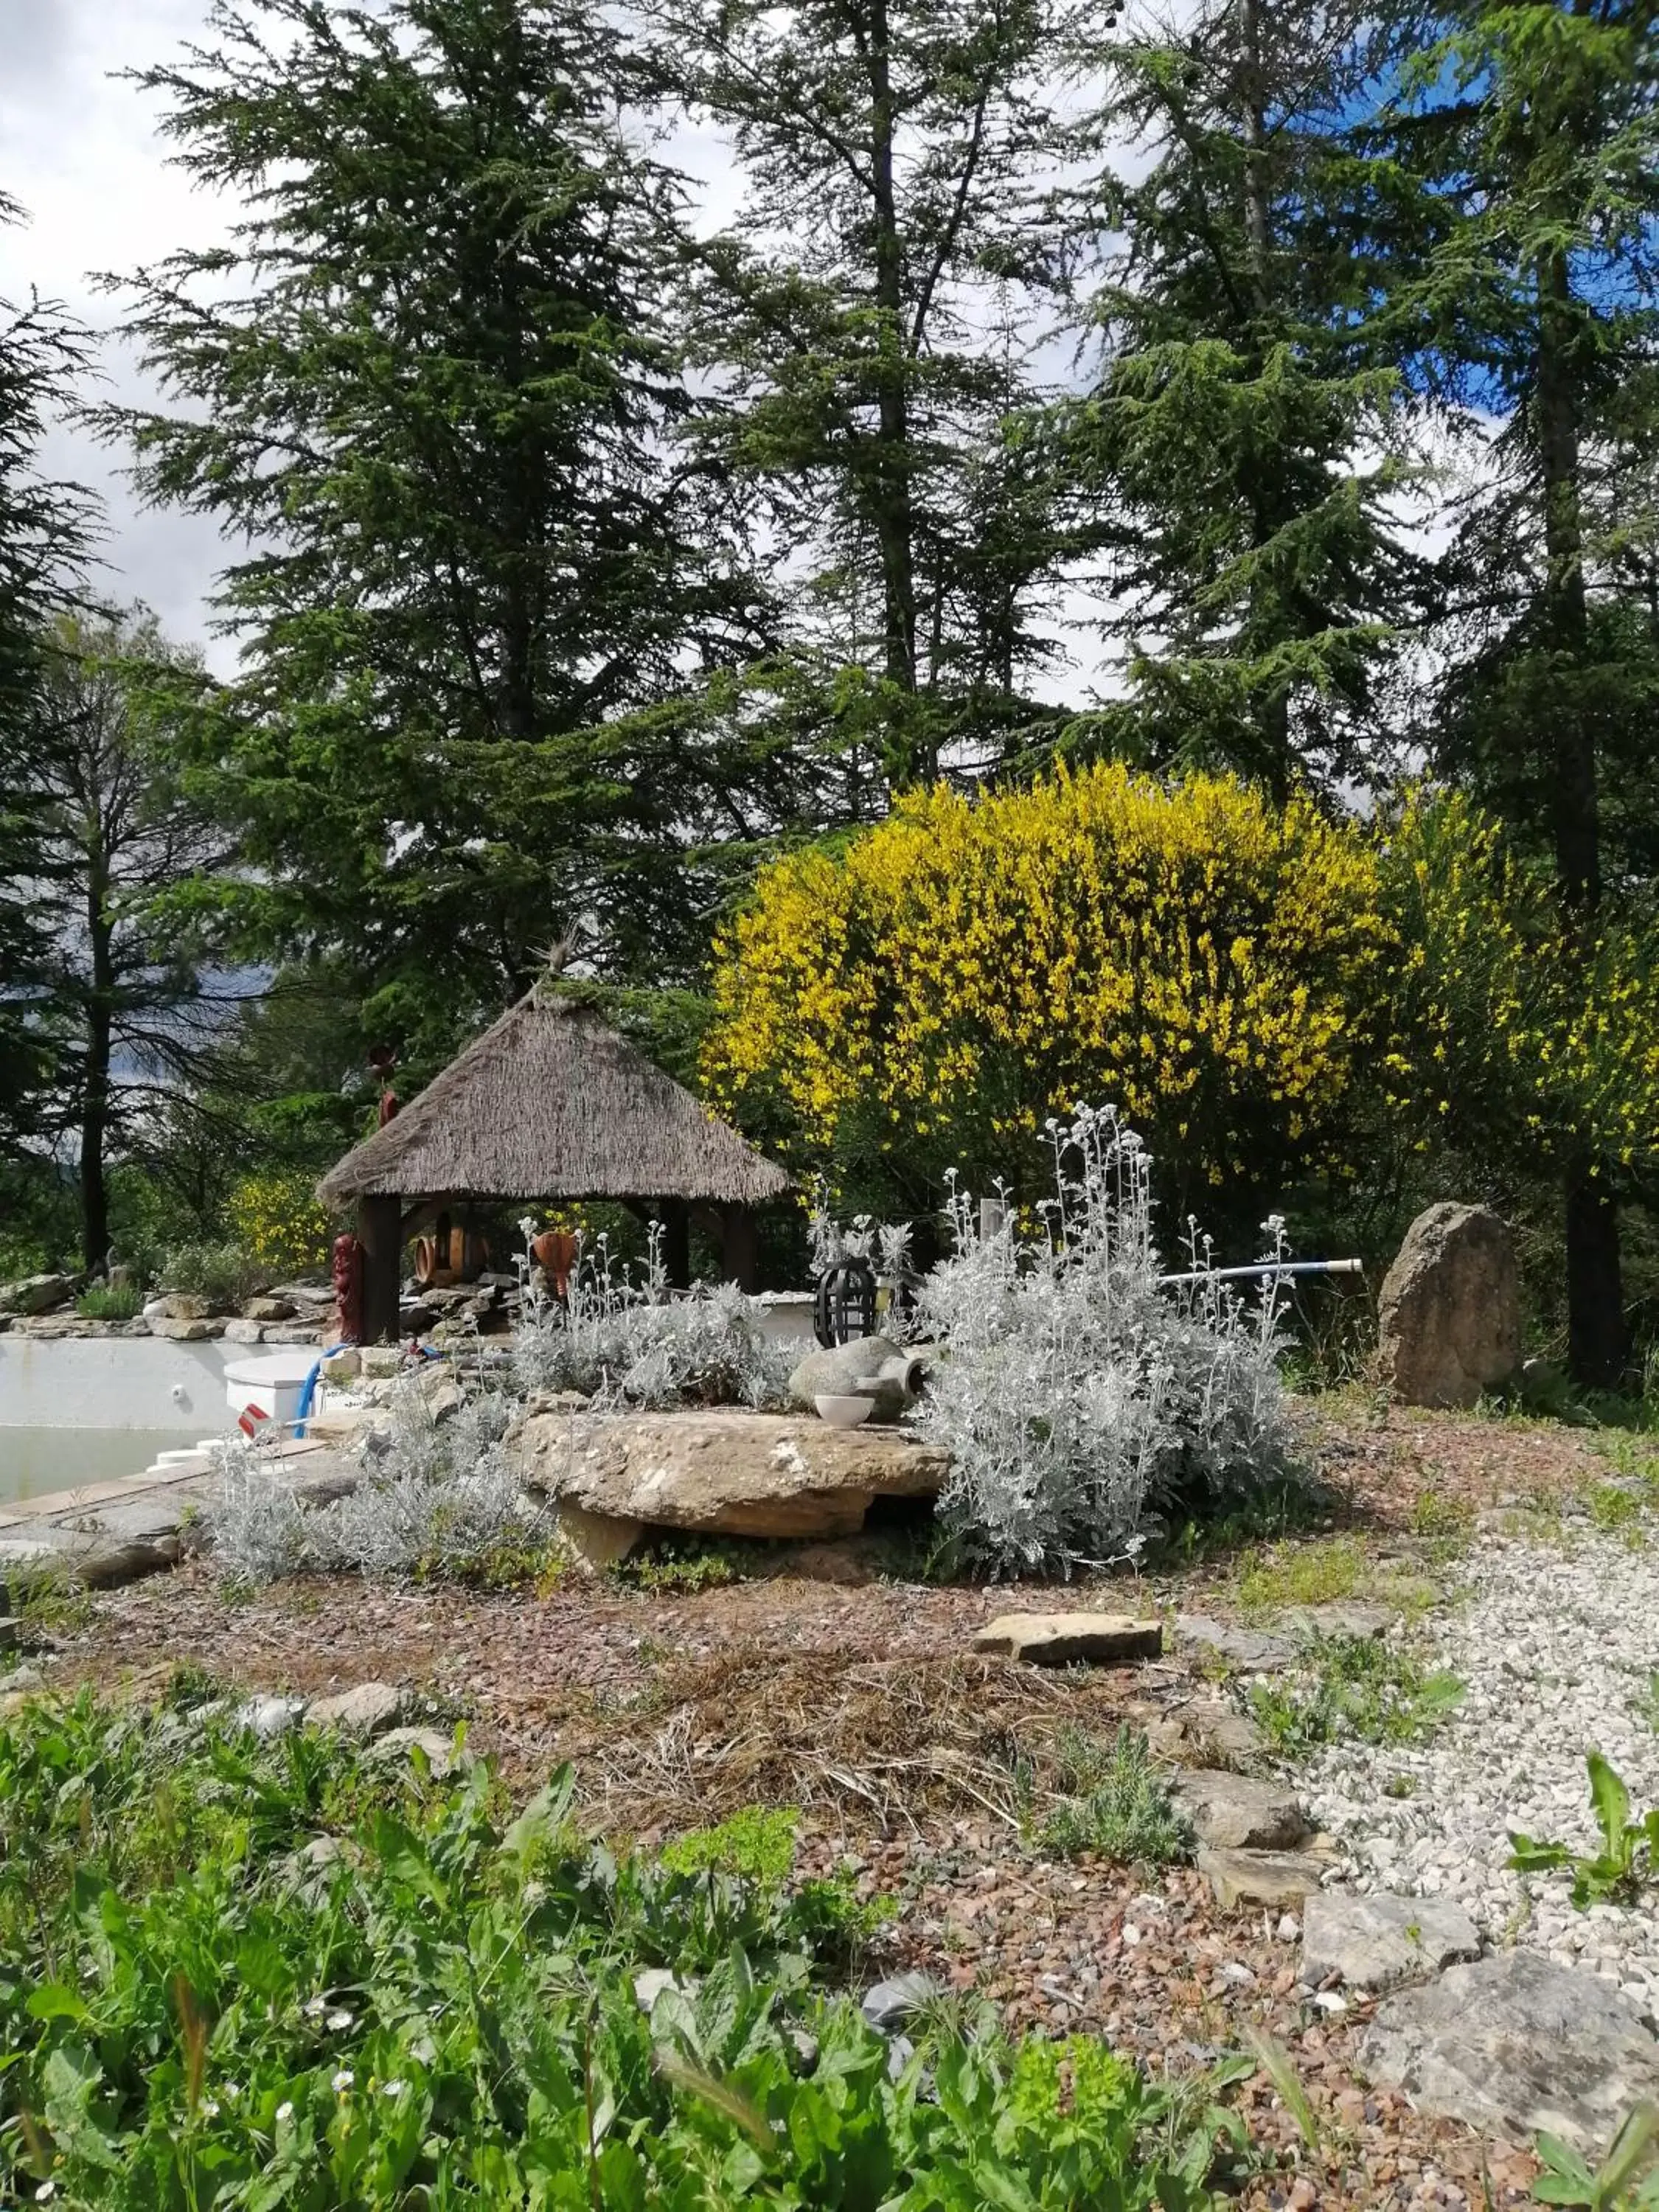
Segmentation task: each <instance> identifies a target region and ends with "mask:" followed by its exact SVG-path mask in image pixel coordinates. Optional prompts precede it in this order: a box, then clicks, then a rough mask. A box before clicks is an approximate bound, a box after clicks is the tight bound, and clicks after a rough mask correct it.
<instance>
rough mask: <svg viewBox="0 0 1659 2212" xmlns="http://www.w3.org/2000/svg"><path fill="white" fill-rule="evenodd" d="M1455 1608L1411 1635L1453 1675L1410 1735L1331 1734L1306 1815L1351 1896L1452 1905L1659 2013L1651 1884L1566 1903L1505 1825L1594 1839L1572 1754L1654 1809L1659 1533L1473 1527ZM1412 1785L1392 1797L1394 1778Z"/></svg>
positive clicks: (1488, 1932) (1562, 1891)
mask: <svg viewBox="0 0 1659 2212" xmlns="http://www.w3.org/2000/svg"><path fill="white" fill-rule="evenodd" d="M1460 1573H1461V1577H1462V1593H1461V1602H1454V1604H1453V1605H1452V1606H1451V1607H1449V1609H1448V1610H1447V1611H1446V1612H1445V1613H1443V1614H1437V1615H1436V1616H1435V1617H1434V1618H1433V1620H1431V1623H1430V1624H1429V1625H1428V1627H1427V1629H1426V1631H1425V1638H1426V1640H1427V1643H1428V1644H1429V1645H1430V1647H1431V1650H1432V1653H1433V1660H1434V1663H1435V1664H1436V1665H1437V1666H1442V1667H1445V1668H1449V1669H1450V1670H1451V1672H1452V1673H1454V1674H1456V1675H1457V1676H1459V1678H1460V1679H1461V1680H1462V1681H1463V1683H1464V1684H1465V1685H1466V1686H1467V1694H1466V1696H1465V1699H1464V1701H1463V1704H1462V1707H1461V1708H1460V1710H1459V1711H1458V1712H1457V1713H1456V1715H1455V1717H1453V1718H1452V1719H1451V1720H1450V1721H1449V1722H1447V1723H1445V1724H1444V1725H1443V1726H1442V1727H1440V1728H1439V1729H1437V1730H1435V1731H1434V1733H1433V1734H1431V1735H1429V1736H1427V1737H1425V1738H1424V1739H1422V1740H1421V1741H1419V1742H1417V1743H1414V1744H1410V1745H1405V1746H1401V1747H1392V1746H1388V1747H1381V1748H1378V1747H1371V1746H1363V1745H1352V1746H1349V1745H1333V1746H1330V1747H1328V1748H1327V1749H1325V1750H1324V1751H1322V1752H1321V1753H1316V1756H1315V1759H1314V1760H1313V1761H1312V1762H1311V1764H1310V1766H1309V1767H1308V1768H1307V1769H1305V1770H1304V1774H1303V1777H1302V1782H1303V1792H1302V1794H1303V1800H1304V1805H1305V1807H1306V1808H1307V1811H1308V1813H1309V1814H1310V1817H1311V1818H1312V1819H1313V1820H1315V1821H1316V1823H1317V1824H1318V1825H1319V1826H1322V1827H1323V1828H1326V1829H1328V1831H1330V1832H1331V1833H1332V1834H1333V1835H1334V1837H1336V1838H1337V1839H1338V1841H1339V1844H1340V1847H1341V1850H1342V1851H1343V1853H1344V1854H1345V1857H1346V1872H1347V1874H1348V1875H1349V1876H1350V1877H1351V1879H1352V1881H1353V1883H1354V1886H1355V1887H1357V1888H1359V1889H1362V1890H1370V1889H1387V1890H1393V1891H1395V1892H1398V1893H1402V1894H1406V1895H1411V1896H1421V1897H1449V1898H1455V1899H1457V1900H1458V1901H1459V1902H1460V1903H1461V1904H1462V1905H1463V1906H1464V1907H1465V1909H1466V1910H1467V1911H1468V1912H1469V1914H1470V1915H1471V1917H1473V1918H1474V1921H1475V1923H1476V1924H1477V1925H1478V1926H1479V1927H1480V1929H1481V1932H1482V1934H1483V1935H1484V1936H1486V1938H1487V1939H1488V1940H1489V1941H1491V1942H1494V1943H1499V1942H1512V1941H1515V1942H1522V1943H1528V1944H1532V1945H1534V1946H1535V1947H1536V1948H1539V1949H1540V1950H1542V1951H1546V1952H1547V1953H1548V1954H1550V1955H1551V1956H1552V1957H1553V1958H1555V1959H1558V1960H1561V1961H1562V1963H1563V1964H1565V1965H1569V1966H1573V1965H1577V1966H1588V1967H1590V1968H1592V1969H1593V1970H1594V1971H1595V1972H1597V1973H1600V1974H1601V1975H1602V1976H1604V1977H1605V1978H1607V1979H1608V1980H1609V1981H1613V1982H1616V1983H1618V1984H1620V1987H1622V1988H1623V1989H1625V1990H1627V1991H1628V1992H1629V1993H1630V1995H1631V1996H1633V1997H1635V1998H1636V1999H1637V2000H1638V2002H1640V2003H1641V2005H1642V2006H1643V2008H1644V2011H1646V2012H1647V2013H1648V2014H1649V2015H1650V2016H1656V2015H1659V1894H1656V1893H1655V1892H1653V1891H1650V1892H1649V1893H1648V1894H1647V1896H1646V1897H1645V1899H1644V1900H1643V1902H1642V1903H1641V1904H1639V1905H1634V1906H1611V1905H1594V1906H1592V1907H1591V1908H1590V1909H1589V1911H1586V1912H1578V1911H1574V1909H1573V1906H1572V1905H1571V1899H1570V1897H1569V1889H1570V1881H1569V1878H1568V1877H1567V1876H1566V1875H1547V1876H1533V1877H1532V1878H1531V1879H1530V1880H1528V1881H1523V1880H1522V1877H1521V1876H1520V1875H1516V1874H1512V1873H1511V1872H1510V1870H1509V1868H1508V1866H1507V1864H1506V1861H1507V1859H1508V1857H1509V1854H1510V1841H1509V1832H1510V1830H1511V1829H1515V1830H1517V1831H1519V1832H1522V1833H1523V1834H1528V1835H1531V1836H1533V1837H1534V1838H1539V1839H1543V1838H1560V1839H1561V1840H1562V1841H1563V1842H1565V1843H1567V1844H1571V1846H1572V1847H1573V1848H1574V1849H1575V1850H1584V1851H1589V1850H1592V1849H1595V1848H1598V1847H1599V1843H1600V1838H1599V1832H1598V1831H1597V1829H1596V1827H1595V1822H1594V1820H1593V1818H1592V1816H1591V1813H1590V1805H1589V1783H1588V1778H1587V1777H1586V1775H1585V1771H1584V1755H1585V1753H1586V1752H1587V1751H1588V1750H1589V1749H1590V1748H1591V1747H1595V1748H1596V1749H1598V1750H1599V1751H1601V1753H1603V1754H1604V1756H1605V1757H1607V1759H1609V1760H1611V1762H1612V1764H1613V1766H1614V1767H1615V1768H1616V1769H1617V1771H1618V1772H1619V1773H1620V1775H1622V1776H1623V1778H1624V1779H1625V1782H1626V1785H1627V1787H1628V1788H1629V1790H1630V1793H1631V1796H1632V1802H1633V1808H1634V1810H1635V1812H1636V1814H1638V1815H1639V1814H1642V1813H1644V1812H1645V1811H1646V1809H1647V1808H1648V1807H1649V1806H1650V1805H1659V1729H1655V1728H1654V1726H1653V1725H1652V1724H1651V1723H1650V1721H1648V1720H1646V1719H1644V1717H1642V1716H1641V1715H1640V1714H1639V1713H1638V1710H1637V1705H1638V1699H1640V1698H1641V1696H1642V1694H1643V1692H1644V1690H1645V1689H1646V1687H1647V1685H1648V1681H1649V1677H1650V1673H1651V1672H1652V1670H1654V1669H1655V1668H1659V1530H1656V1528H1654V1526H1653V1525H1652V1524H1651V1522H1650V1523H1648V1525H1647V1527H1646V1535H1645V1541H1644V1542H1643V1543H1641V1544H1640V1546H1639V1547H1637V1548H1632V1547H1631V1546H1630V1545H1628V1544H1626V1542H1625V1541H1623V1540H1622V1538H1621V1537H1620V1535H1619V1534H1601V1533H1597V1532H1595V1531H1593V1530H1590V1529H1589V1528H1586V1529H1585V1532H1584V1533H1583V1534H1577V1533H1576V1532H1575V1534H1573V1536H1572V1539H1571V1546H1570V1547H1557V1546H1552V1545H1546V1544H1541V1543H1538V1542H1534V1541H1520V1540H1517V1539H1515V1538H1510V1537H1501V1536H1497V1535H1482V1536H1480V1537H1479V1538H1477V1539H1476V1541H1474V1544H1473V1545H1472V1546H1471V1547H1470V1549H1469V1551H1468V1553H1467V1554H1466V1555H1465V1558H1464V1559H1463V1561H1462V1566H1461V1569H1460ZM1402 1779H1403V1780H1404V1781H1408V1783H1409V1785H1410V1790H1411V1794H1410V1795H1409V1796H1403V1797H1396V1796H1390V1795H1389V1794H1388V1790H1387V1788H1386V1785H1387V1784H1389V1782H1390V1781H1395V1782H1396V1783H1399V1782H1401V1781H1402Z"/></svg>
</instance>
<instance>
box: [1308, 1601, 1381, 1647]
mask: <svg viewBox="0 0 1659 2212" xmlns="http://www.w3.org/2000/svg"><path fill="white" fill-rule="evenodd" d="M1396 1618H1397V1616H1396V1615H1395V1614H1394V1613H1390V1612H1389V1608H1388V1607H1387V1606H1385V1605H1357V1604H1355V1603H1354V1602H1353V1601H1352V1600H1351V1599H1348V1598H1333V1599H1332V1600H1331V1601H1330V1602H1329V1603H1328V1604H1326V1605H1298V1606H1292V1607H1291V1610H1290V1611H1289V1612H1288V1613H1285V1615H1284V1616H1283V1620H1284V1625H1285V1627H1286V1628H1288V1629H1291V1630H1292V1631H1293V1632H1294V1633H1295V1634H1297V1636H1303V1637H1318V1638H1320V1639H1321V1640H1322V1641H1325V1640H1328V1638H1331V1637H1334V1636H1340V1637H1345V1638H1351V1639H1352V1640H1354V1641H1356V1642H1359V1643H1365V1644H1371V1643H1375V1642H1376V1638H1378V1637H1379V1636H1386V1635H1387V1634H1388V1632H1389V1629H1390V1628H1391V1627H1392V1626H1394V1623H1395V1619H1396Z"/></svg>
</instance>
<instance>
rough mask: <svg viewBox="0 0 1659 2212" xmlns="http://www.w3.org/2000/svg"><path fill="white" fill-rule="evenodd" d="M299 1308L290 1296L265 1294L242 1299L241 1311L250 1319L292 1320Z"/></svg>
mask: <svg viewBox="0 0 1659 2212" xmlns="http://www.w3.org/2000/svg"><path fill="white" fill-rule="evenodd" d="M242 1311H243V1312H244V1313H245V1314H246V1316H247V1317H248V1319H249V1320H250V1321H292V1320H293V1318H294V1316H295V1314H296V1313H298V1311H299V1308H298V1307H297V1306H296V1305H295V1303H294V1301H293V1299H292V1298H279V1297H270V1296H267V1297H257V1298H244V1299H243V1300H242Z"/></svg>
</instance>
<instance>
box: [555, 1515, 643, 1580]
mask: <svg viewBox="0 0 1659 2212" xmlns="http://www.w3.org/2000/svg"><path fill="white" fill-rule="evenodd" d="M558 1523H559V1539H560V1543H561V1546H562V1549H563V1550H564V1552H565V1553H566V1554H567V1555H568V1558H569V1559H570V1561H571V1563H572V1565H574V1566H576V1567H578V1568H580V1569H581V1570H582V1571H585V1572H586V1573H588V1574H592V1575H602V1574H604V1573H605V1571H607V1569H609V1568H611V1567H614V1566H618V1565H621V1563H622V1561H623V1560H624V1559H626V1558H627V1557H628V1555H629V1553H630V1552H631V1551H633V1550H634V1549H635V1546H636V1545H637V1544H638V1543H639V1541H640V1539H641V1536H643V1535H644V1534H645V1523H644V1522H643V1521H629V1520H627V1519H621V1520H619V1519H617V1518H616V1517H615V1516H612V1515H611V1514H608V1513H589V1512H587V1511H586V1510H585V1509H584V1508H583V1507H581V1506H580V1505H569V1504H564V1505H561V1506H560V1508H559V1511H558Z"/></svg>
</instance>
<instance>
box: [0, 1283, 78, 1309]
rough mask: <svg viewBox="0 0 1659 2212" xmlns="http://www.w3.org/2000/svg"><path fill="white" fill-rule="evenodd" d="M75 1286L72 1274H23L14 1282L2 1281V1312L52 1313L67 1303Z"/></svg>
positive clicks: (0, 1306)
mask: <svg viewBox="0 0 1659 2212" xmlns="http://www.w3.org/2000/svg"><path fill="white" fill-rule="evenodd" d="M74 1288H75V1281H74V1278H73V1277H72V1276H70V1275H23V1276H21V1277H20V1278H19V1279H18V1280H17V1281H15V1282H13V1283H0V1313H3V1314H41V1313H51V1312H52V1310H54V1309H55V1308H56V1307H58V1306H61V1305H64V1304H67V1302H68V1300H69V1297H70V1292H71V1291H73V1290H74Z"/></svg>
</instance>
